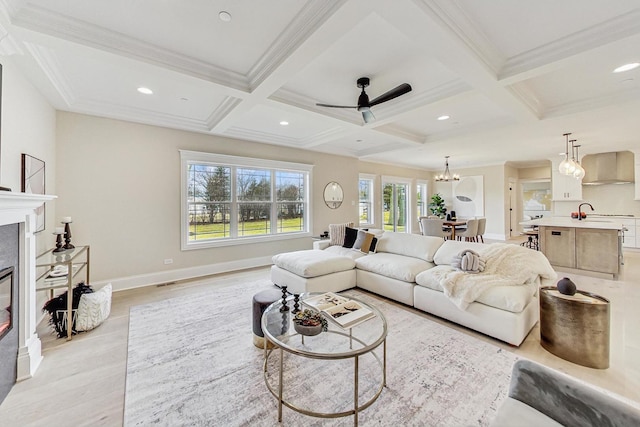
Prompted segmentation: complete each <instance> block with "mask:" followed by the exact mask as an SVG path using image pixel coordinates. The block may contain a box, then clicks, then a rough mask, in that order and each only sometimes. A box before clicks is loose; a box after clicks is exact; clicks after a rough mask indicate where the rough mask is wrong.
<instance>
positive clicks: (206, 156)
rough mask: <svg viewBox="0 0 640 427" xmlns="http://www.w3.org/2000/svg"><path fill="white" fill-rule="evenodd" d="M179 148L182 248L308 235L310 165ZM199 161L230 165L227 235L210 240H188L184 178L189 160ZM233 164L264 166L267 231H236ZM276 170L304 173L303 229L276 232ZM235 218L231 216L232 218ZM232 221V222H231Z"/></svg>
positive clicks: (186, 190)
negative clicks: (268, 195)
mask: <svg viewBox="0 0 640 427" xmlns="http://www.w3.org/2000/svg"><path fill="white" fill-rule="evenodd" d="M179 152H180V241H181V249H182V250H183V251H187V250H194V249H204V248H216V247H224V246H234V245H244V244H254V243H258V242H270V241H278V240H289V239H299V238H301V237H311V235H312V233H311V230H313V224H312V212H313V205H312V201H313V197H312V195H311V192H312V188H313V174H312V172H313V165H310V164H305V163H293V162H285V161H279V160H265V159H257V158H252V157H240V156H230V155H226V154H215V153H205V152H199V151H189V150H179ZM191 163H200V164H210V165H212V166H224V167H230V168H231V170H232V171H231V193H232V194H231V208H230V212H231V221H230V228H231V230H232V231H231V235H230V237H225V238H220V239H211V240H196V241H189V194H188V180H189V164H191ZM237 168H256V169H267V170H269V171H270V172H271V175H272V177H273V178H272V183H271V188H272V195H271V201H270V203H271V212H272V215H271V220H270V221H271V224H270V225H271V227H270V229H271V231H270V234H266V235H258V236H242V237H239V236H238V235H237V229H238V228H237V224H238V219H237V211H238V200H237V193H236V188H235V185H236V184H235V177H236V170H237ZM276 171H289V172H299V173H303V174H304V179H305V192H304V197H303V202H302V203H303V204H304V206H306V208H305V209H304V215H303V219H304V230H303V231H299V232H287V233H281V234H278V233H277V228H278V224H277V222H278V218H277V206H278V200H277V194H276V189H275V185H276V180H275V172H276ZM234 218H235V219H234ZM234 221H235V224H234Z"/></svg>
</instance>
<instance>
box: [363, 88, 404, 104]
mask: <svg viewBox="0 0 640 427" xmlns="http://www.w3.org/2000/svg"><path fill="white" fill-rule="evenodd" d="M408 92H411V85H409V84H408V83H402V84H401V85H400V86H398V87H395V88H393V89H391V90H390V91H388V92H385V93H383V94H382V95H380V96H379V97H377V98H376V99H374V100H373V101H371V102H370V103H369V106H370V107H373V106H374V105H378V104H381V103H383V102H387V101H390V100H392V99H393V98H397V97H399V96H401V95H404V94H405V93H408Z"/></svg>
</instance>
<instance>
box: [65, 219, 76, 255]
mask: <svg viewBox="0 0 640 427" xmlns="http://www.w3.org/2000/svg"><path fill="white" fill-rule="evenodd" d="M62 223H63V224H64V246H63V247H64V249H65V250H69V249H74V248H75V246H73V245H72V244H71V226H70V225H69V224H71V221H69V222H64V221H63V222H62Z"/></svg>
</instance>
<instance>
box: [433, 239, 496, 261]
mask: <svg viewBox="0 0 640 427" xmlns="http://www.w3.org/2000/svg"><path fill="white" fill-rule="evenodd" d="M486 247H487V245H485V244H484V243H475V242H461V241H457V240H447V241H445V242H444V243H443V244H442V246H440V247H439V248H438V250H437V251H436V254H435V256H434V257H433V262H435V263H436V265H443V264H446V265H451V262H452V261H453V257H455V256H457V255H458V254H459V253H460V252H462V251H463V250H464V249H471V250H473V251H476V252H477V253H479V254H480V256H482V250H483V249H485V248H486Z"/></svg>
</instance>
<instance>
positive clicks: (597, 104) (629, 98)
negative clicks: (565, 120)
mask: <svg viewBox="0 0 640 427" xmlns="http://www.w3.org/2000/svg"><path fill="white" fill-rule="evenodd" d="M638 99H640V89H625V90H619V91H617V92H616V93H614V94H610V95H604V96H598V97H593V98H588V99H582V100H579V101H575V102H568V103H566V104H561V105H556V106H553V107H551V108H547V109H546V110H545V111H544V112H543V116H542V118H543V119H549V118H553V117H560V116H566V115H569V114H575V113H581V112H583V111H587V110H595V109H598V108H604V107H610V106H612V105H618V104H622V103H626V102H633V101H637V100H638Z"/></svg>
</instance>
